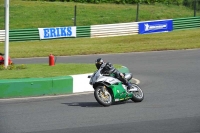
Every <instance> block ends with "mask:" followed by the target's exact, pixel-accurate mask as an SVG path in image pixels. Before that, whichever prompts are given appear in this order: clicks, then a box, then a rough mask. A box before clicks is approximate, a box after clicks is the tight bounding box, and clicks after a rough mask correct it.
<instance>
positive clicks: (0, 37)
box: [0, 30, 5, 42]
mask: <svg viewBox="0 0 200 133" xmlns="http://www.w3.org/2000/svg"><path fill="white" fill-rule="evenodd" d="M4 41H5V30H0V42H4Z"/></svg>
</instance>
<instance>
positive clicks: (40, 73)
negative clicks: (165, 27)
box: [0, 0, 200, 79]
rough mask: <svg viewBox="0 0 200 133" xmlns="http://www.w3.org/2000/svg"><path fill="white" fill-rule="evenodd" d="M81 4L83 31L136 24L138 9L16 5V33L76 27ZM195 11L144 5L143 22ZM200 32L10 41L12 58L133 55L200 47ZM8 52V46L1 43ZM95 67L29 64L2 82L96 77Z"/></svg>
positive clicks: (16, 1) (0, 5) (0, 1)
mask: <svg viewBox="0 0 200 133" xmlns="http://www.w3.org/2000/svg"><path fill="white" fill-rule="evenodd" d="M75 5H77V26H80V25H96V24H107V23H122V22H133V21H135V16H136V5H116V4H83V3H73V2H68V3H67V2H65V3H62V2H41V1H37V2H36V1H22V0H10V29H22V28H38V27H41V28H44V27H58V26H72V25H73V21H72V18H73V17H74V6H75ZM94 9H95V10H94ZM0 14H1V15H0V29H4V0H0ZM191 16H193V11H192V10H191V9H189V8H186V7H183V6H175V5H169V6H167V5H162V4H155V5H140V14H139V20H140V21H145V20H158V19H170V18H181V17H191ZM199 35H200V29H193V30H182V31H174V32H169V33H159V34H147V35H130V36H121V37H107V38H76V39H70V38H67V39H55V40H44V41H27V42H10V43H9V55H10V56H11V58H25V57H47V56H48V55H49V54H50V53H53V54H54V55H56V56H66V55H86V54H103V53H127V52H141V51H142V52H144V51H161V50H180V49H193V48H200V37H199ZM0 52H1V53H4V43H0ZM94 70H95V66H94V64H56V66H54V67H50V66H48V65H47V64H27V69H22V70H0V79H10V78H31V77H36V78H38V77H52V76H61V75H72V74H81V73H88V72H93V71H94Z"/></svg>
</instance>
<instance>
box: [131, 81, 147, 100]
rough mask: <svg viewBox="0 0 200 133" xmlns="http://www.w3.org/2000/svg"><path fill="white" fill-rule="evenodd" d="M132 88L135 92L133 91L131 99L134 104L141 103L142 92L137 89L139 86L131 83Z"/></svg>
mask: <svg viewBox="0 0 200 133" xmlns="http://www.w3.org/2000/svg"><path fill="white" fill-rule="evenodd" d="M132 86H133V87H136V88H137V91H133V92H132V94H133V97H132V98H131V100H132V101H134V102H141V101H142V100H143V99H144V93H143V92H142V89H141V88H140V87H139V85H137V84H134V83H132Z"/></svg>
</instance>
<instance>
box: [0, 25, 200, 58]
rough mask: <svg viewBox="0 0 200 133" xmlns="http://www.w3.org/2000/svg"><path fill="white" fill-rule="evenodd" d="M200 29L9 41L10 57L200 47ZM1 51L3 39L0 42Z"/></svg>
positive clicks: (0, 51) (2, 51) (1, 51)
mask: <svg viewBox="0 0 200 133" xmlns="http://www.w3.org/2000/svg"><path fill="white" fill-rule="evenodd" d="M199 35H200V29H199V28H198V29H191V30H180V31H173V32H168V33H159V34H146V35H130V36H119V37H105V38H75V39H59V40H58V39H55V40H45V41H27V42H10V43H9V55H10V56H11V58H25V57H47V56H48V55H49V54H50V53H52V54H54V55H55V56H71V55H88V54H106V53H127V52H141V51H142V52H143V51H161V50H180V49H193V48H200V36H199ZM0 53H4V43H0Z"/></svg>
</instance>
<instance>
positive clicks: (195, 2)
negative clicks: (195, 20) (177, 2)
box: [194, 0, 197, 17]
mask: <svg viewBox="0 0 200 133" xmlns="http://www.w3.org/2000/svg"><path fill="white" fill-rule="evenodd" d="M196 11H197V0H194V17H196Z"/></svg>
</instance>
